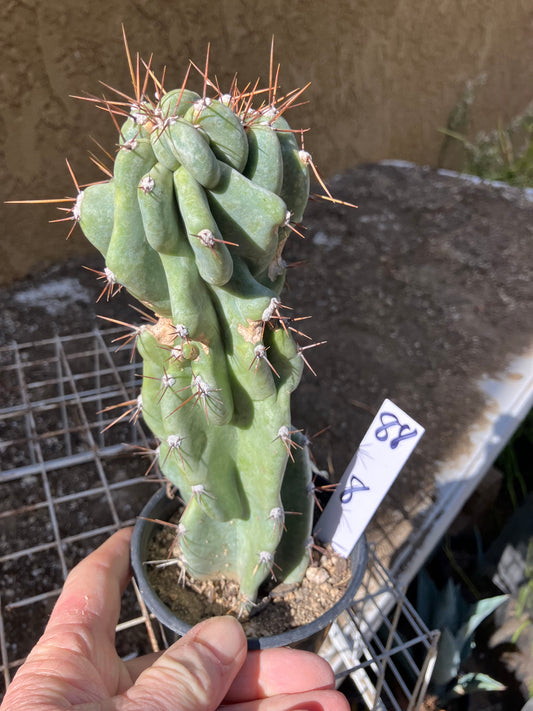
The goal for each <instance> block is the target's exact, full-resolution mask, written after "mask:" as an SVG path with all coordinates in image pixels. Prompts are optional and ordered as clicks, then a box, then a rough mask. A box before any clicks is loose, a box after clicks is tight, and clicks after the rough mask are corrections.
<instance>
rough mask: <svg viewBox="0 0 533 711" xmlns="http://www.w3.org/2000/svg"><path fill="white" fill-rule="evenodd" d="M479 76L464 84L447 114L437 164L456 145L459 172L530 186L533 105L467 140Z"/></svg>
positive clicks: (480, 82) (482, 79)
mask: <svg viewBox="0 0 533 711" xmlns="http://www.w3.org/2000/svg"><path fill="white" fill-rule="evenodd" d="M485 81H486V76H485V75H480V76H479V77H477V78H476V79H474V80H471V81H469V82H467V83H466V85H465V88H464V90H463V93H462V96H461V98H460V99H459V101H458V102H457V104H456V106H455V107H454V108H453V109H452V111H451V112H450V115H449V117H448V121H447V123H446V127H445V128H443V129H440V132H441V133H442V134H444V140H443V142H442V145H441V149H440V152H439V157H438V160H437V164H438V165H439V166H441V165H443V164H444V162H445V160H446V157H447V154H448V153H449V151H450V149H451V148H452V147H453V144H454V143H455V144H458V145H460V146H461V147H462V149H463V151H464V156H463V158H464V161H463V165H462V167H461V170H462V171H463V172H465V173H470V174H472V175H477V176H479V177H480V178H483V179H485V180H498V181H502V182H505V183H509V184H510V185H514V186H517V187H521V188H524V187H531V186H533V102H532V103H530V104H529V105H528V106H527V107H526V108H525V110H524V111H523V112H522V113H521V114H519V115H518V116H516V117H515V118H514V119H513V120H512V121H510V122H509V123H507V124H505V125H504V124H502V125H500V126H498V127H497V128H496V129H494V130H492V131H488V132H480V133H478V134H477V135H476V136H475V137H474V138H472V139H469V138H468V137H467V129H468V123H469V117H470V111H471V108H472V105H473V103H474V100H475V95H476V90H477V89H478V88H479V87H480V86H481V85H483V84H484V83H485Z"/></svg>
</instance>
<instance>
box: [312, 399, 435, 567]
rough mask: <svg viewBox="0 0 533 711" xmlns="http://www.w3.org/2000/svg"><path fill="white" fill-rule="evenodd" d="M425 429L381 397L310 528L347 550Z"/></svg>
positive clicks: (346, 552) (336, 547)
mask: <svg viewBox="0 0 533 711" xmlns="http://www.w3.org/2000/svg"><path fill="white" fill-rule="evenodd" d="M424 432H425V430H424V428H423V427H421V426H420V425H419V424H418V423H417V422H415V421H414V420H413V419H412V418H411V417H409V415H406V414H405V412H403V410H401V409H400V408H399V407H397V406H396V405H395V404H394V403H393V402H391V401H390V400H385V401H384V402H383V404H382V406H381V407H380V409H379V412H378V414H377V415H376V416H375V418H374V420H373V422H372V424H371V425H370V428H369V429H368V431H367V433H366V434H365V436H364V437H363V440H362V442H361V444H360V445H359V448H358V450H357V452H356V453H355V456H354V458H353V459H352V461H351V462H350V464H349V465H348V468H347V469H346V471H345V472H344V475H343V477H342V479H341V480H340V482H339V485H338V486H337V487H336V489H335V491H334V493H333V494H332V496H331V498H330V500H329V501H328V503H327V505H326V508H325V509H324V511H323V512H322V515H321V516H320V518H319V520H318V522H317V524H316V526H315V529H314V531H313V532H314V534H315V535H316V537H317V538H318V539H319V540H320V541H322V542H323V543H331V545H332V547H333V549H334V550H335V551H336V552H337V553H339V555H342V556H345V557H347V556H349V555H350V553H351V551H352V549H353V547H354V546H355V544H356V543H357V541H358V540H359V537H360V536H361V534H362V533H363V531H364V530H365V528H366V527H367V525H368V522H369V521H370V519H371V518H372V516H373V515H374V513H375V511H376V509H377V508H378V506H379V505H380V503H381V501H382V500H383V498H384V496H385V494H386V493H387V491H388V490H389V489H390V487H391V486H392V483H393V482H394V480H395V479H396V477H397V476H398V474H399V473H400V471H401V469H402V467H403V465H404V464H405V462H406V461H407V459H408V458H409V456H410V455H411V453H412V451H413V450H414V448H415V447H416V445H417V444H418V442H419V440H420V438H421V437H422V435H423V434H424Z"/></svg>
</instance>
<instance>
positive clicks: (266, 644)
mask: <svg viewBox="0 0 533 711" xmlns="http://www.w3.org/2000/svg"><path fill="white" fill-rule="evenodd" d="M177 506H178V501H177V499H170V498H169V497H168V496H167V493H166V488H165V487H162V488H161V489H160V490H159V491H157V492H156V493H155V494H154V495H153V496H152V497H151V498H150V499H149V500H148V502H147V503H146V505H145V506H144V508H143V510H142V511H141V513H140V514H139V517H138V518H137V521H136V523H135V526H134V529H133V536H132V539H131V564H132V568H133V574H134V576H135V580H136V582H137V586H138V587H139V591H140V593H141V596H142V599H143V600H144V602H145V604H146V606H147V607H148V609H149V610H150V612H152V613H153V614H154V615H155V616H156V618H157V619H158V620H159V621H160V622H161V623H162V624H163V625H164V626H165V627H167V628H168V629H170V630H172V631H173V632H176V633H177V634H178V635H180V636H183V635H184V634H186V633H187V632H188V631H189V630H190V629H191V628H192V627H193V625H190V624H188V623H187V622H184V621H183V620H182V619H180V618H179V617H178V616H177V615H176V614H175V613H174V612H172V611H171V610H170V608H169V607H167V605H165V603H164V602H163V601H162V600H161V599H160V597H159V596H158V595H157V594H156V592H155V591H154V589H153V587H152V585H151V584H150V581H149V579H148V575H147V568H146V564H145V563H144V561H143V560H142V553H143V551H144V549H145V548H146V546H147V544H148V541H149V540H150V539H151V537H152V535H153V532H154V531H155V529H156V526H157V523H155V522H153V521H147V520H145V519H150V518H158V519H161V520H167V519H168V518H170V516H171V515H172V514H173V513H174V511H175V510H176V508H177ZM367 558H368V551H367V543H366V538H365V536H364V534H363V535H362V536H361V538H360V539H359V541H358V542H357V543H356V545H355V547H354V549H353V551H352V553H351V555H350V562H351V568H352V577H351V579H350V582H349V583H348V586H347V588H346V591H345V593H344V594H343V596H342V597H341V598H340V599H339V600H337V602H336V603H335V604H334V605H332V607H330V609H329V610H327V611H326V612H324V613H323V614H322V615H321V616H320V617H318V618H316V619H315V620H312V621H311V622H308V623H306V624H305V625H300V626H299V627H293V628H291V629H288V630H286V631H285V632H282V633H280V634H275V635H271V636H269V637H249V638H248V649H268V648H271V647H284V646H287V645H293V644H296V643H299V642H301V641H302V640H305V639H307V638H308V637H311V636H313V635H315V634H317V633H319V632H320V631H322V630H324V629H325V628H326V627H327V626H328V625H330V624H331V623H332V622H333V621H334V620H335V619H336V618H337V617H338V616H339V615H340V614H341V613H342V612H343V611H344V610H345V609H346V608H347V607H348V606H349V604H350V603H351V601H352V600H353V598H354V596H355V593H356V591H357V589H358V588H359V586H360V584H361V581H362V579H363V575H364V573H365V570H366V563H367Z"/></svg>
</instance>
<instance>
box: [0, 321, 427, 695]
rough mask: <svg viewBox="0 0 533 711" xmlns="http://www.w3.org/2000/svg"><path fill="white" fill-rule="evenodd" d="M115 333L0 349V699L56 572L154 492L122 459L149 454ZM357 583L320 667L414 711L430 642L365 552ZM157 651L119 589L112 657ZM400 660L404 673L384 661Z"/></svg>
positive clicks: (139, 461) (129, 355) (144, 618)
mask: <svg viewBox="0 0 533 711" xmlns="http://www.w3.org/2000/svg"><path fill="white" fill-rule="evenodd" d="M119 334H120V331H119V330H118V329H110V330H107V331H104V332H102V331H100V330H94V331H92V332H90V333H85V334H79V335H72V336H63V337H59V336H57V337H54V338H50V339H47V340H43V341H39V342H36V343H25V344H12V345H9V346H6V347H3V348H0V392H1V393H2V401H1V402H0V405H1V408H0V578H1V580H2V589H1V597H0V655H1V660H0V661H1V665H0V666H1V671H2V677H3V688H2V687H0V698H1V697H2V695H3V691H4V688H5V687H6V686H7V685H8V684H9V682H10V680H11V678H12V676H13V674H14V672H15V671H16V669H17V668H18V666H19V665H20V664H21V663H22V662H23V660H24V658H25V656H26V655H27V653H28V652H29V650H30V649H31V647H32V646H33V644H34V643H35V642H36V641H37V639H38V638H39V636H40V634H41V632H42V630H43V628H44V624H45V621H46V619H47V617H48V615H49V612H50V610H51V608H52V606H53V604H54V602H55V600H56V599H57V596H58V594H59V591H60V589H61V586H62V584H63V581H64V579H65V577H66V575H67V573H68V571H69V570H70V569H71V568H72V567H73V566H74V565H75V564H76V563H77V562H78V561H79V560H80V559H81V558H82V557H84V556H85V555H86V554H87V553H88V552H90V551H91V550H93V549H94V548H95V547H96V546H97V545H99V543H101V542H102V541H103V540H104V539H105V538H106V537H107V536H108V535H109V534H110V533H111V532H113V531H114V530H116V529H118V528H120V527H122V526H124V525H130V524H132V523H133V522H134V520H135V516H136V514H137V513H138V512H139V511H140V509H141V508H142V505H143V503H144V501H145V500H146V498H147V496H148V495H149V494H150V493H151V491H152V489H153V488H155V486H159V485H160V482H158V481H157V479H156V478H147V477H146V476H145V473H146V470H147V469H148V467H149V464H150V462H149V461H146V458H144V457H139V456H134V451H132V445H133V446H137V447H138V448H139V449H138V452H141V453H142V452H144V453H145V454H148V455H149V453H150V451H151V449H150V442H149V441H148V438H147V435H146V433H145V432H144V430H143V428H142V426H141V424H140V423H139V422H136V421H135V418H133V417H132V416H131V413H133V412H134V410H132V411H131V413H130V414H125V415H124V416H123V417H120V415H122V414H123V413H127V410H128V407H131V406H132V405H133V404H134V403H135V400H136V397H137V394H138V391H139V386H140V379H139V377H138V373H136V371H138V370H139V368H138V364H137V363H136V362H135V354H134V350H132V347H131V346H132V344H131V343H129V344H128V343H126V344H125V346H124V347H123V348H121V349H119V350H118V351H117V348H116V346H117V337H118V336H119ZM118 343H122V341H120V340H119V341H118ZM113 351H115V352H114V353H113ZM125 403H126V404H125ZM127 403H130V405H129V406H128V405H127ZM120 404H122V406H121V407H116V406H118V405H120ZM117 417H118V418H119V421H118V422H117V423H116V424H115V426H113V427H112V428H108V426H109V425H110V423H111V422H112V421H113V420H114V419H116V418H117ZM126 443H127V444H126ZM365 580H366V581H365V583H364V585H363V586H362V588H361V590H360V593H359V595H358V596H357V598H356V600H355V601H354V607H353V610H352V611H351V612H350V613H348V614H346V615H345V616H344V617H343V618H342V619H339V621H338V622H337V623H336V624H335V625H334V626H333V629H332V631H331V633H330V636H329V637H328V640H327V642H326V645H325V647H324V652H323V653H324V656H326V657H327V658H328V659H329V660H330V662H331V663H332V665H333V666H334V668H335V669H336V671H337V672H338V675H339V676H340V677H342V676H346V675H347V674H349V675H350V676H351V678H352V679H353V680H354V682H355V683H356V684H357V686H358V688H359V689H360V693H361V696H362V698H363V699H364V700H365V703H367V705H368V704H369V703H374V701H375V700H376V699H377V700H379V699H381V698H384V695H387V694H388V693H389V691H390V693H391V694H393V695H394V693H395V691H396V692H397V693H398V694H400V695H401V696H402V697H403V698H404V699H407V700H408V701H407V703H408V704H409V705H408V706H402V707H400V706H398V705H377V706H375V708H376V709H385V708H387V709H388V708H392V709H399V708H409V709H415V708H417V706H416V705H414V704H415V702H416V703H418V699H420V698H421V695H420V692H421V691H422V692H423V691H424V688H425V680H426V679H427V675H428V672H429V670H430V666H431V658H432V655H434V650H435V644H436V640H435V636H434V635H433V634H432V633H430V632H429V631H428V630H427V629H426V628H425V627H424V626H423V623H422V622H421V620H420V619H419V618H418V615H417V614H416V612H415V611H414V610H413V609H412V607H411V606H410V604H409V603H408V601H407V600H406V599H405V597H404V596H403V595H401V594H400V592H399V591H398V588H397V586H396V585H395V584H394V581H392V579H391V578H390V576H389V575H388V573H387V571H386V570H385V569H384V568H383V566H382V565H381V563H380V561H379V560H378V558H377V556H376V554H375V551H374V550H373V549H372V548H371V554H370V565H369V569H368V571H367V576H366V579H365ZM390 610H392V615H393V617H392V618H391V619H389V617H388V615H389V612H390ZM395 610H396V612H395ZM383 629H388V633H387V634H388V638H387V639H386V640H385V642H381V641H380V639H381V638H380V634H382V633H383ZM378 631H379V634H378ZM400 634H401V635H402V638H401V639H402V640H403V641H401V640H400V637H399V635H400ZM166 644H167V642H166V639H165V635H164V632H163V631H162V630H161V629H160V628H159V626H158V625H157V624H156V625H155V627H154V625H153V624H152V620H151V619H150V617H149V615H148V614H147V611H146V609H145V608H144V605H143V603H142V601H141V600H140V598H139V596H138V594H137V591H136V590H135V587H134V586H133V585H132V586H130V588H129V589H128V591H127V592H126V595H125V597H124V600H123V606H122V612H121V617H120V621H119V625H118V628H117V649H118V651H119V654H121V656H123V657H133V656H136V655H138V654H143V653H146V652H148V651H152V650H158V649H160V648H164V647H165V646H166ZM415 648H416V649H415ZM400 651H401V653H402V654H403V655H404V656H405V658H406V660H407V663H408V666H407V668H406V670H404V671H402V670H401V669H400V667H399V665H398V664H397V663H396V661H395V658H396V655H397V654H399V653H400ZM391 674H392V677H393V678H394V688H392V687H391V682H390V680H389V677H391ZM372 689H373V691H372ZM379 703H382V702H381V701H379ZM387 703H388V702H387ZM394 703H396V702H394ZM368 708H372V706H370V705H369V706H368Z"/></svg>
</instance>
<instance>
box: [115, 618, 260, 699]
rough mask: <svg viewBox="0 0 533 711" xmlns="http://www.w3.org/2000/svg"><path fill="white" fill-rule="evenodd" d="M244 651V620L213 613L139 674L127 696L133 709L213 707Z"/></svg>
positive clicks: (244, 653)
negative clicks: (240, 621)
mask: <svg viewBox="0 0 533 711" xmlns="http://www.w3.org/2000/svg"><path fill="white" fill-rule="evenodd" d="M246 653H247V647H246V637H245V635H244V632H243V629H242V627H241V625H240V623H239V622H238V621H237V620H236V619H235V618H233V617H230V616H226V617H213V618H211V619H209V620H206V621H205V622H201V623H200V624H198V625H196V626H195V627H193V628H192V630H190V632H188V633H187V634H186V635H185V636H184V637H182V638H181V639H180V640H178V641H177V642H176V643H175V644H173V645H172V646H171V647H170V648H169V649H168V650H167V651H166V652H165V653H164V654H162V655H161V656H160V657H159V658H158V659H157V661H155V662H154V664H153V665H152V666H151V667H149V668H148V669H146V670H145V671H144V672H143V673H142V674H141V675H140V676H139V678H138V679H137V681H136V683H135V684H134V685H133V686H132V687H130V689H129V690H128V691H127V692H126V694H125V697H126V698H127V699H128V700H129V701H130V702H131V705H132V708H142V709H143V710H144V711H214V709H217V708H218V707H219V705H220V704H221V702H222V700H223V698H224V696H225V695H226V693H227V691H228V689H229V687H230V685H231V682H232V681H233V679H234V678H235V676H236V675H237V673H238V671H239V669H240V668H241V666H242V665H243V663H244V660H245V658H246ZM121 708H122V707H121ZM127 708H129V706H128V705H126V706H125V707H124V709H125V710H126V709H127Z"/></svg>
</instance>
